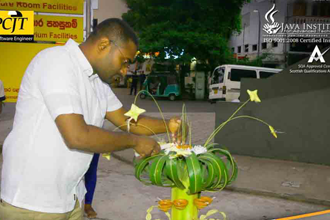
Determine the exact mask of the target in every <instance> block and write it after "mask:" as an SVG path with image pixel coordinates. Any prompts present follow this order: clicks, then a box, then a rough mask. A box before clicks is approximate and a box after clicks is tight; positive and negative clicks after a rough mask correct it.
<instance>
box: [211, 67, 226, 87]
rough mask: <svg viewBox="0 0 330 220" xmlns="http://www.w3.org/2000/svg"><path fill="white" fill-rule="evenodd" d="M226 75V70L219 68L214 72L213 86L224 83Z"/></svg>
mask: <svg viewBox="0 0 330 220" xmlns="http://www.w3.org/2000/svg"><path fill="white" fill-rule="evenodd" d="M224 74H225V68H219V69H217V70H215V71H214V73H213V78H212V84H218V83H223V76H224Z"/></svg>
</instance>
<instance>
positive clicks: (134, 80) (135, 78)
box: [129, 71, 139, 95]
mask: <svg viewBox="0 0 330 220" xmlns="http://www.w3.org/2000/svg"><path fill="white" fill-rule="evenodd" d="M138 81H139V77H138V76H137V74H136V71H134V73H133V75H132V85H131V92H130V93H129V94H130V95H132V94H133V90H134V95H136V91H137V86H138Z"/></svg>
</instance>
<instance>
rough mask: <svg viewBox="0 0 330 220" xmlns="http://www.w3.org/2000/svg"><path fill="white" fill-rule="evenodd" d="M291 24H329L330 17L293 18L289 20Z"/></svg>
mask: <svg viewBox="0 0 330 220" xmlns="http://www.w3.org/2000/svg"><path fill="white" fill-rule="evenodd" d="M288 23H289V24H298V25H302V24H329V23H330V17H311V16H292V17H290V18H289V19H288Z"/></svg>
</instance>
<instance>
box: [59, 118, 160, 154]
mask: <svg viewBox="0 0 330 220" xmlns="http://www.w3.org/2000/svg"><path fill="white" fill-rule="evenodd" d="M55 122H56V125H57V127H58V129H59V131H60V133H61V135H62V137H63V139H64V141H65V143H66V145H67V146H68V147H69V148H70V149H77V150H82V151H89V152H95V153H105V152H112V151H117V150H123V149H126V148H134V149H135V150H136V151H137V152H138V153H139V151H140V154H142V155H145V156H148V155H151V154H156V153H158V152H159V145H158V144H157V142H156V141H154V140H153V139H151V138H148V137H143V136H136V135H133V134H128V133H118V132H110V131H106V130H104V129H102V128H98V127H95V126H92V125H87V124H86V123H85V120H84V118H83V116H82V115H79V114H63V115H60V116H58V117H57V118H56V120H55Z"/></svg>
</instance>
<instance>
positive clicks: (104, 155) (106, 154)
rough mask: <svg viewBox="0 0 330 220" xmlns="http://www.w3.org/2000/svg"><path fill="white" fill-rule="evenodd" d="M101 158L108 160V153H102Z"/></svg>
mask: <svg viewBox="0 0 330 220" xmlns="http://www.w3.org/2000/svg"><path fill="white" fill-rule="evenodd" d="M102 157H104V158H105V159H107V160H110V153H104V154H102Z"/></svg>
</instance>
